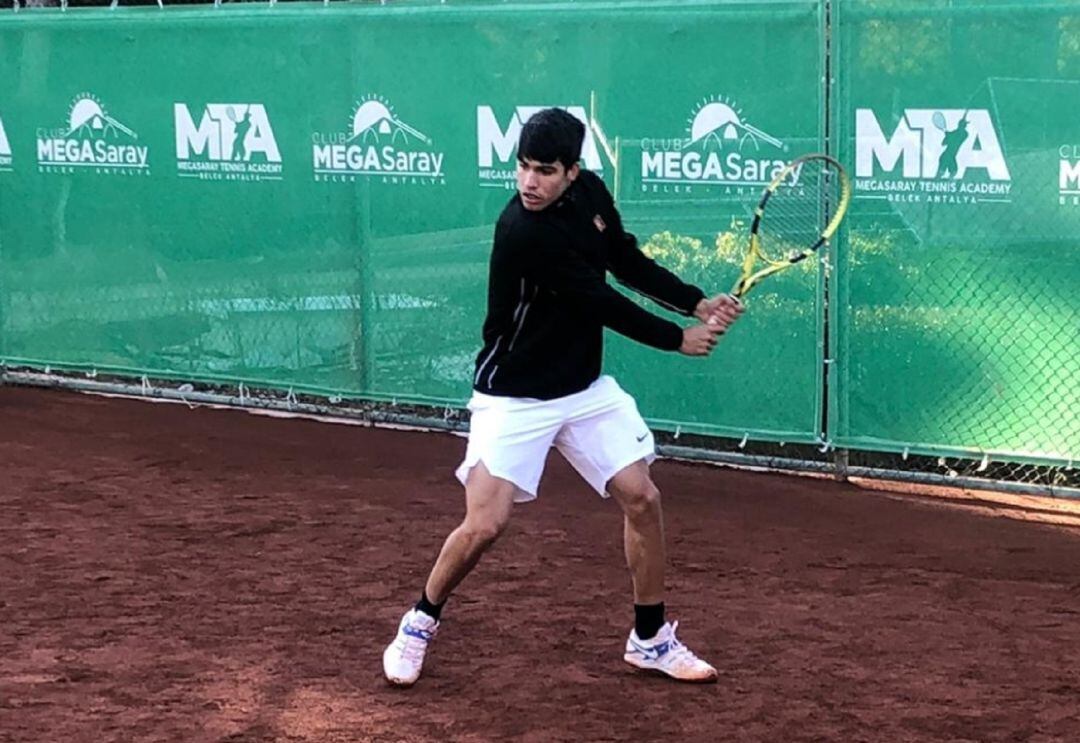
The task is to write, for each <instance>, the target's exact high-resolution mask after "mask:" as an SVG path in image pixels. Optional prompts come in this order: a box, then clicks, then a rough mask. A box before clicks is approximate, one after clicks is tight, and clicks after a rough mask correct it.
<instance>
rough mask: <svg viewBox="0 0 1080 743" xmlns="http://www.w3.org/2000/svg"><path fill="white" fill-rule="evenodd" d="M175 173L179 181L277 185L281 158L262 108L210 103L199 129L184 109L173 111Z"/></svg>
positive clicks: (207, 105)
mask: <svg viewBox="0 0 1080 743" xmlns="http://www.w3.org/2000/svg"><path fill="white" fill-rule="evenodd" d="M173 111H174V114H175V121H176V167H177V171H178V172H179V174H180V176H181V177H184V178H201V179H203V180H227V181H263V180H267V181H279V180H281V179H282V174H281V173H282V165H281V153H280V152H279V151H278V146H277V140H276V139H274V130H273V128H272V127H271V126H270V118H269V117H268V116H267V114H266V107H265V106H263V104H261V103H208V104H206V107H205V108H204V109H203V110H202V111H201V116H200V117H199V123H198V124H196V123H195V119H194V117H193V116H192V115H191V111H190V109H188V107H187V105H186V104H183V103H177V104H174V106H173Z"/></svg>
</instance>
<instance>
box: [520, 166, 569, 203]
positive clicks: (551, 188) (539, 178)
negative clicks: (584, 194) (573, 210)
mask: <svg viewBox="0 0 1080 743" xmlns="http://www.w3.org/2000/svg"><path fill="white" fill-rule="evenodd" d="M579 172H580V169H579V168H578V166H577V163H574V164H573V165H571V166H570V169H569V170H567V169H566V167H565V166H564V165H563V164H562V163H561V162H558V161H555V162H553V163H542V162H540V161H539V160H520V159H519V160H518V167H517V184H518V193H519V194H520V195H521V204H522V206H524V207H525V208H526V209H528V210H529V211H531V212H538V211H540V210H541V209H545V208H547V207H548V206H550V205H551V204H553V203H555V201H556V200H558V198H559V197H560V196H562V195H563V193H564V192H565V191H566V189H568V188H570V184H571V183H573V182H574V180H575V179H576V178H577V177H578V173H579Z"/></svg>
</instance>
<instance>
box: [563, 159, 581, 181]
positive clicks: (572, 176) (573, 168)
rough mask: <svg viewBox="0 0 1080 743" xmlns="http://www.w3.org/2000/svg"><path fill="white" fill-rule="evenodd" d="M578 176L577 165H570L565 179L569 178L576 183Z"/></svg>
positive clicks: (579, 169)
mask: <svg viewBox="0 0 1080 743" xmlns="http://www.w3.org/2000/svg"><path fill="white" fill-rule="evenodd" d="M580 174H581V168H580V167H579V166H578V164H577V163H574V164H573V165H571V166H570V169H569V170H567V171H566V177H567V178H569V179H570V180H572V181H576V180H577V177H578V175H580Z"/></svg>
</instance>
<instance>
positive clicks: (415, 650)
mask: <svg viewBox="0 0 1080 743" xmlns="http://www.w3.org/2000/svg"><path fill="white" fill-rule="evenodd" d="M425 652H427V641H426V640H423V639H421V638H419V637H412V636H410V635H406V636H405V642H404V643H402V647H401V657H402V658H404V659H405V660H407V661H408V662H409V663H419V662H421V661H422V660H423V659H424V653H425Z"/></svg>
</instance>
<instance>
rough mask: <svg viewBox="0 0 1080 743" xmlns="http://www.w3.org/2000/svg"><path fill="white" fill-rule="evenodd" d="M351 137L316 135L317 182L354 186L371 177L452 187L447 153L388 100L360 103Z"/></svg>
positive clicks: (313, 148) (314, 146)
mask: <svg viewBox="0 0 1080 743" xmlns="http://www.w3.org/2000/svg"><path fill="white" fill-rule="evenodd" d="M350 132H351V133H346V132H330V133H325V134H319V133H317V134H313V135H312V162H313V166H314V171H315V180H316V181H322V182H328V181H334V182H348V183H351V182H355V180H356V177H357V176H368V177H377V178H379V179H381V182H382V183H393V184H422V185H430V184H440V185H441V184H445V183H446V178H445V174H444V172H443V160H444V159H445V154H444V153H443V152H440V151H438V150H436V149H435V147H434V146H433V144H432V141H431V139H430V138H429V137H428V136H427V135H426V134H424V133H423V132H420V131H419V130H417V129H415V128H413V127H412V126H410V125H409V124H406V123H405V122H404V121H402V120H401V119H399V118H398V117H397V115H396V114H395V113H394V109H393V107H392V106H391V105H390V104H389V102H388V101H386V99H384V98H380V97H376V96H371V97H368V98H365V99H364V100H362V101H361V102H360V103H358V104H357V106H356V110H355V111H354V112H353V116H352V124H351V127H350Z"/></svg>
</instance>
